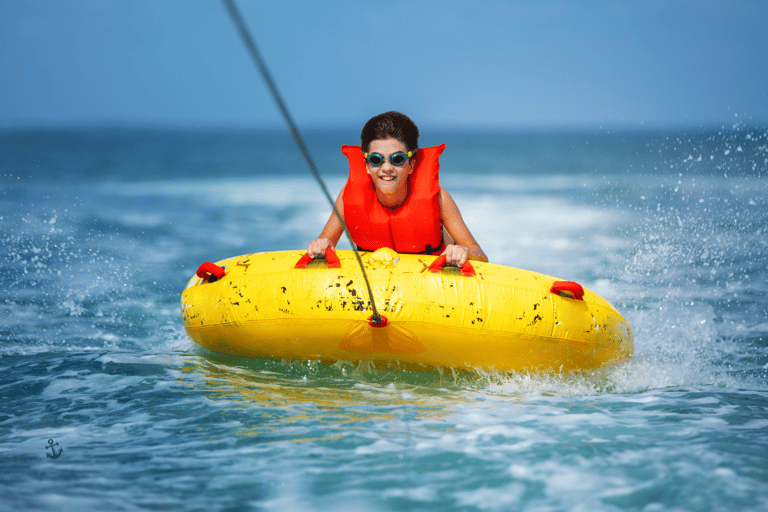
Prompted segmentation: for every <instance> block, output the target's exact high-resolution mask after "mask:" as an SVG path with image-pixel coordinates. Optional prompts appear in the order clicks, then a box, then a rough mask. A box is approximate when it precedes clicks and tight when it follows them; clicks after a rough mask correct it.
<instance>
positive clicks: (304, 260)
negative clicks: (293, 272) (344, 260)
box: [293, 247, 341, 268]
mask: <svg viewBox="0 0 768 512" xmlns="http://www.w3.org/2000/svg"><path fill="white" fill-rule="evenodd" d="M310 261H312V257H310V255H309V253H308V252H305V253H304V256H302V257H301V258H300V259H299V261H298V262H297V263H296V265H295V266H294V267H293V268H307V265H308V264H309V262H310ZM325 263H326V266H327V267H328V268H341V262H340V261H339V257H338V256H337V255H336V251H334V250H333V249H332V248H331V247H328V248H326V249H325Z"/></svg>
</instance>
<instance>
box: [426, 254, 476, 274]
mask: <svg viewBox="0 0 768 512" xmlns="http://www.w3.org/2000/svg"><path fill="white" fill-rule="evenodd" d="M447 260H448V256H446V255H445V254H441V255H440V256H438V257H437V259H436V260H435V261H433V262H432V264H431V265H430V266H429V271H430V272H434V273H438V272H441V271H442V270H443V267H444V266H445V262H446V261H447ZM461 275H463V276H464V277H475V267H473V266H472V264H471V263H470V262H469V260H467V261H465V262H464V264H463V265H462V266H461Z"/></svg>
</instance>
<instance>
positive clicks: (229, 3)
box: [221, 0, 387, 327]
mask: <svg viewBox="0 0 768 512" xmlns="http://www.w3.org/2000/svg"><path fill="white" fill-rule="evenodd" d="M221 1H222V2H223V3H224V7H226V9H227V11H228V12H229V15H230V17H231V18H232V21H233V22H234V24H235V26H236V27H237V30H238V32H239V33H240V37H242V38H243V43H245V47H246V48H247V49H248V52H249V53H250V54H251V57H252V58H253V62H254V63H255V64H256V67H257V68H258V69H259V72H260V73H261V76H262V78H263V79H264V82H266V84H267V88H268V89H269V92H270V93H271V94H272V99H274V100H275V103H277V107H278V109H280V113H281V114H282V116H283V119H284V120H285V122H286V124H287V125H288V127H289V128H290V130H291V134H292V135H293V139H294V140H295V141H296V144H297V145H298V146H299V150H301V153H302V154H303V155H304V159H305V160H306V161H307V165H309V169H310V170H311V171H312V174H313V175H314V176H315V180H317V183H318V184H319V185H320V188H321V189H323V193H324V194H325V197H326V199H327V200H328V202H329V203H331V208H333V212H334V213H335V214H336V217H337V218H338V219H339V222H341V226H342V227H343V228H344V233H346V235H347V238H348V239H349V243H350V244H352V250H353V251H354V252H355V258H357V263H358V265H360V270H361V271H362V272H363V279H364V280H365V286H366V288H367V289H368V296H369V297H370V298H371V306H372V308H373V315H372V316H371V318H369V319H368V323H369V324H370V325H372V326H373V327H384V326H385V325H387V319H386V318H384V317H382V316H381V315H379V312H378V311H377V310H376V301H375V299H374V297H373V290H372V289H371V284H370V283H369V282H368V274H366V272H365V267H364V266H363V260H362V258H360V253H359V252H358V250H357V247H356V246H355V242H354V240H352V235H351V234H350V233H349V230H348V229H347V224H346V223H345V222H344V219H343V218H342V217H341V214H340V213H339V211H338V210H337V209H336V205H335V204H334V201H333V198H332V197H331V194H330V193H329V192H328V187H326V186H325V182H324V181H323V179H322V177H321V176H320V172H319V171H318V170H317V167H316V166H315V162H314V161H313V160H312V156H311V155H310V154H309V149H308V148H307V145H306V144H304V139H303V138H302V136H301V133H299V129H298V127H297V126H296V123H294V122H293V118H292V117H291V114H290V113H289V112H288V107H286V105H285V102H284V101H283V98H282V96H281V95H280V91H279V90H278V89H277V85H275V81H274V80H272V75H271V74H270V72H269V69H267V65H266V63H265V62H264V59H263V58H262V57H261V53H260V52H259V49H258V47H257V46H256V41H254V39H253V37H251V33H250V31H249V30H248V27H247V26H246V25H245V22H244V21H243V17H242V16H241V15H240V11H239V10H238V8H237V6H236V5H235V2H234V0H221Z"/></svg>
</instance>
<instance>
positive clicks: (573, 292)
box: [549, 281, 584, 300]
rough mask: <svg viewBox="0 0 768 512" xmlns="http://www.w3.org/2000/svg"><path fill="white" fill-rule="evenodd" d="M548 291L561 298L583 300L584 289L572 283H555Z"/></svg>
mask: <svg viewBox="0 0 768 512" xmlns="http://www.w3.org/2000/svg"><path fill="white" fill-rule="evenodd" d="M549 291H550V292H552V293H556V294H558V295H560V296H561V297H568V298H569V299H576V300H584V288H582V287H581V285H580V284H579V283H574V282H573V281H555V282H554V284H552V288H550V289H549Z"/></svg>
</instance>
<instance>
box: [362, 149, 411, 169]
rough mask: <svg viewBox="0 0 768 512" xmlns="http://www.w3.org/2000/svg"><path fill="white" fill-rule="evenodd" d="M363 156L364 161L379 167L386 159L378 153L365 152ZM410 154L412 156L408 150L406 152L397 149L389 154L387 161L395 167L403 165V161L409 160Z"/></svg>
mask: <svg viewBox="0 0 768 512" xmlns="http://www.w3.org/2000/svg"><path fill="white" fill-rule="evenodd" d="M363 156H364V157H365V161H366V162H368V163H369V164H371V165H372V166H374V167H379V166H380V165H383V164H384V162H386V161H387V159H386V158H384V157H383V156H382V155H381V154H380V153H365V154H364V155H363ZM412 156H413V153H412V152H410V151H409V152H407V153H403V152H402V151H398V152H397V153H392V154H391V155H390V156H389V163H391V164H392V165H394V166H395V167H400V166H403V165H405V162H407V161H408V160H410V159H411V157H412Z"/></svg>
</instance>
